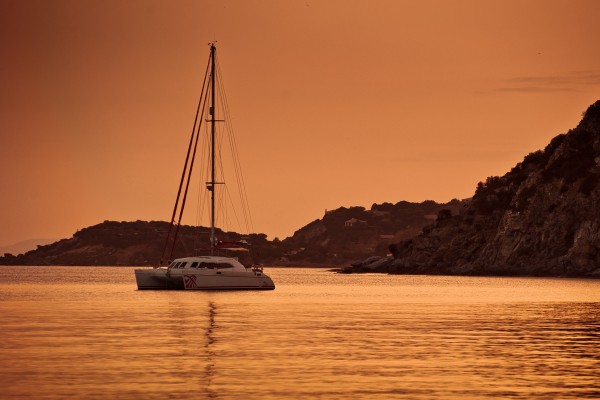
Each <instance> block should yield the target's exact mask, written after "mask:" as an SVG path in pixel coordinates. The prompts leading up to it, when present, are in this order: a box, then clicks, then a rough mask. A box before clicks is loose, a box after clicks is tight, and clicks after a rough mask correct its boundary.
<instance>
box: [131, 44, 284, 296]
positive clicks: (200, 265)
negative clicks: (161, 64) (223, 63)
mask: <svg viewBox="0 0 600 400" xmlns="http://www.w3.org/2000/svg"><path fill="white" fill-rule="evenodd" d="M216 75H217V69H216V46H215V43H210V56H209V62H208V66H207V70H206V73H205V77H204V84H203V87H202V91H201V95H200V101H199V102H198V109H197V110H196V118H195V121H194V128H193V129H192V135H191V138H190V143H189V146H188V151H187V156H186V160H185V165H184V169H183V173H182V175H181V181H180V184H179V191H178V193H177V199H176V201H175V207H174V208H173V214H172V217H171V224H170V225H169V231H168V233H167V238H166V240H165V245H164V247H163V252H162V257H161V260H160V263H159V265H158V266H156V267H154V268H140V269H136V270H135V279H136V283H137V287H138V289H139V290H145V289H184V290H273V289H275V284H274V283H273V280H272V279H271V278H270V277H269V276H267V275H266V274H265V273H264V272H263V269H262V267H260V266H256V265H254V266H246V265H244V264H242V263H241V262H240V261H239V260H238V258H236V257H229V256H223V255H221V254H220V253H221V252H222V251H223V250H224V249H230V250H231V249H236V250H243V249H245V248H247V247H248V245H249V243H247V241H245V240H236V241H221V240H218V239H217V238H216V235H215V191H216V190H217V185H223V184H224V182H217V181H216V176H215V168H216V167H217V166H216V161H215V150H216V145H215V126H216V124H217V123H218V122H223V120H218V119H217V117H216V106H217V104H216V100H215V98H216V91H217V86H216V85H217V84H216V82H215V80H216ZM205 89H206V90H205ZM207 103H208V104H209V107H208V113H207V114H206V111H207V109H206V105H207ZM205 117H206V118H205ZM204 121H206V122H209V123H210V151H209V158H210V171H211V174H210V178H209V179H210V180H209V181H208V182H206V189H207V190H208V192H209V195H210V220H211V226H210V254H209V255H204V256H190V257H184V258H177V259H175V260H173V261H168V262H167V265H163V259H164V258H165V255H166V253H167V248H168V244H169V243H172V247H171V251H170V256H169V259H170V258H171V256H172V255H173V251H174V249H175V244H176V242H177V235H178V232H179V226H180V225H181V216H182V214H183V209H184V206H185V201H186V197H187V193H188V188H189V183H190V177H191V175H192V168H193V165H194V159H195V155H196V149H197V146H198V138H199V136H200V127H201V126H202V122H204ZM186 173H187V182H186V184H185V190H184V191H183V197H182V188H183V186H184V180H185V179H184V178H185V177H186ZM180 198H182V201H181V204H180V201H179V200H180ZM178 210H179V219H178V221H177V222H176V223H175V217H176V214H177V211H178ZM172 233H173V236H171V234H172ZM170 241H171V242H170Z"/></svg>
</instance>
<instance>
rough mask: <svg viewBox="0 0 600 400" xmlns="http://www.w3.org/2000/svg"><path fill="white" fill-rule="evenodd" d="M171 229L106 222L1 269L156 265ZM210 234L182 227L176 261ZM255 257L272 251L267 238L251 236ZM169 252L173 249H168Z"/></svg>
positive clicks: (5, 260) (226, 236)
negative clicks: (11, 266)
mask: <svg viewBox="0 0 600 400" xmlns="http://www.w3.org/2000/svg"><path fill="white" fill-rule="evenodd" d="M168 229H169V224H168V223H167V222H157V221H152V222H145V221H136V222H116V221H104V222H103V223H101V224H98V225H94V226H90V227H88V228H85V229H82V230H80V231H77V232H76V233H75V234H74V235H73V237H72V238H69V239H63V240H59V241H58V242H55V243H52V244H49V245H45V246H38V248H37V249H36V250H33V251H29V252H27V253H25V254H20V255H18V256H14V255H12V254H5V255H4V257H0V265H156V264H157V263H158V262H159V260H160V257H161V253H162V250H163V247H164V240H165V237H166V235H167V231H168ZM216 233H217V235H218V237H219V239H221V240H239V239H240V238H241V236H240V235H239V234H237V233H234V232H222V231H221V230H219V229H217V230H216ZM208 236H209V230H208V228H204V227H192V226H187V225H183V226H181V228H180V231H179V240H178V241H177V246H176V247H175V251H174V254H173V258H176V257H182V256H186V255H190V254H195V253H197V252H198V251H200V252H202V251H203V250H204V251H208V248H206V249H203V248H202V247H203V246H206V244H207V243H209V240H208ZM248 240H249V241H250V242H251V243H252V244H253V252H252V253H253V255H254V256H255V257H257V256H260V255H261V254H263V253H265V254H267V255H268V253H269V251H270V247H271V245H270V243H269V242H268V241H267V239H266V235H262V234H252V235H250V236H249V237H248ZM169 248H170V247H169Z"/></svg>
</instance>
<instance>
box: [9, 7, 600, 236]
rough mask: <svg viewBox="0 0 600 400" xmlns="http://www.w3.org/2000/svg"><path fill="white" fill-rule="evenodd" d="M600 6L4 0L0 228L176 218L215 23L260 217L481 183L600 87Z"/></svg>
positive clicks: (290, 221)
mask: <svg viewBox="0 0 600 400" xmlns="http://www.w3.org/2000/svg"><path fill="white" fill-rule="evenodd" d="M599 15H600V1H574V0H568V1H551V0H542V1H524V0H520V1H506V0H502V1H483V0H482V1H458V0H454V1H399V0H394V1H376V0H369V1H351V0H341V1H312V0H304V1H291V0H286V1H279V0H277V1H249V0H238V1H226V0H219V1H216V0H213V1H199V0H194V1H166V0H165V1H133V0H127V1H123V0H118V1H113V0H74V1H64V0H52V1H48V0H40V1H32V0H18V1H17V0H15V1H9V0H0V54H1V56H0V184H1V185H2V193H1V197H0V228H1V229H0V245H1V244H10V243H14V242H17V241H19V240H23V239H28V238H36V237H56V238H61V237H69V236H71V235H72V234H73V233H74V232H75V230H77V229H81V228H83V227H86V226H89V225H92V224H96V223H99V222H102V221H103V220H119V221H121V220H125V221H130V220H137V219H142V220H168V219H169V218H170V213H171V207H172V204H173V201H174V198H175V195H176V190H177V185H178V183H179V182H178V180H179V175H180V170H181V168H182V164H183V158H184V156H185V151H186V148H187V141H188V135H189V132H190V130H191V126H192V123H193V118H194V112H195V107H196V102H197V97H198V94H199V93H198V92H199V88H200V85H201V80H202V77H203V74H204V69H205V67H206V62H207V57H208V52H209V48H208V45H207V44H208V43H209V42H210V41H213V40H217V41H218V43H217V46H218V52H219V60H220V65H221V70H222V74H223V77H224V82H225V87H226V89H227V95H228V100H229V106H230V109H231V113H232V116H233V124H234V126H235V132H236V136H237V141H238V146H239V155H240V158H241V161H242V164H243V165H244V171H245V177H246V187H247V189H248V196H249V201H250V206H251V209H252V211H253V220H254V227H255V229H256V230H257V231H260V232H264V233H267V234H268V235H269V236H270V237H271V238H272V237H274V236H279V237H280V238H283V237H286V236H289V235H291V234H292V233H293V232H294V230H296V229H298V228H300V227H301V226H303V225H304V224H306V223H308V222H310V221H312V220H314V219H316V218H320V217H322V215H323V213H324V211H325V209H333V208H337V207H339V206H352V205H362V206H366V207H370V205H371V204H372V203H374V202H377V203H381V202H393V203H395V202H398V201H400V200H409V201H422V200H426V199H433V200H436V201H448V200H450V199H452V198H465V197H469V196H471V195H472V194H473V192H474V189H475V186H476V184H477V182H478V181H480V180H484V179H485V178H486V177H487V176H490V175H498V174H504V173H505V172H507V171H508V170H509V169H510V168H511V167H512V166H513V165H514V164H516V163H517V162H519V161H521V160H522V158H523V156H525V155H526V154H527V153H529V152H531V151H534V150H537V149H540V148H543V147H544V146H545V145H546V144H547V143H548V141H549V140H550V139H551V138H552V137H553V136H555V135H557V134H559V133H564V132H566V131H567V130H568V129H570V128H573V127H575V126H576V124H577V122H578V121H579V119H580V117H581V113H582V112H583V111H584V110H585V109H586V107H587V106H588V105H590V104H591V103H593V102H594V101H596V100H598V99H600V51H598V50H599V47H598V39H599V38H600V24H599V23H598V16H599ZM192 220H193V218H191V217H190V218H188V219H187V222H191V221H192Z"/></svg>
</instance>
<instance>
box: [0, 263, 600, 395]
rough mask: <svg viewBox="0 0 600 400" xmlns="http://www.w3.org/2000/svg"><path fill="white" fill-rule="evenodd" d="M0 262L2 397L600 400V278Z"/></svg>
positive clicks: (0, 372)
mask: <svg viewBox="0 0 600 400" xmlns="http://www.w3.org/2000/svg"><path fill="white" fill-rule="evenodd" d="M133 271H134V267H46V266H44V267H33V266H31V267H8V266H5V267H0V316H1V319H0V398H2V399H487V398H496V399H585V398H596V399H597V398H600V280H586V279H548V278H506V277H456V276H419V275H382V274H355V275H346V274H336V273H334V272H331V271H328V270H327V269H315V268H267V269H265V272H266V273H267V274H268V275H269V276H271V277H272V278H273V280H274V281H275V284H276V289H275V290H273V291H212V292H202V291H138V290H136V284H135V278H134V272H133Z"/></svg>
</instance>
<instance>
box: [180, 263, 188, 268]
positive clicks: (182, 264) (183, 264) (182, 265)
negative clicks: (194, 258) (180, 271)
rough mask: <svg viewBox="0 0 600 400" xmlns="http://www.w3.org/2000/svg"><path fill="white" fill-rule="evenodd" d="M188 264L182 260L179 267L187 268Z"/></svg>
mask: <svg viewBox="0 0 600 400" xmlns="http://www.w3.org/2000/svg"><path fill="white" fill-rule="evenodd" d="M186 264H187V263H185V262H182V263H181V265H180V266H179V268H185V265H186Z"/></svg>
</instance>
